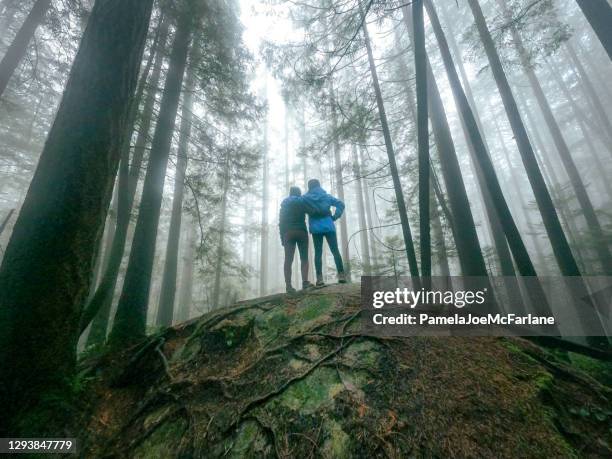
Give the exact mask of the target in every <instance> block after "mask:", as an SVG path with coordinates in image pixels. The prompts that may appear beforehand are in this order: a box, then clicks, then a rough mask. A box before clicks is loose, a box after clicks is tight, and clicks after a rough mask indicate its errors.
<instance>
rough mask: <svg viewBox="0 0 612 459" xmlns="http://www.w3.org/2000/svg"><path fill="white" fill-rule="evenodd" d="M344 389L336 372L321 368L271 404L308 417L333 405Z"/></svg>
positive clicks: (292, 386)
mask: <svg viewBox="0 0 612 459" xmlns="http://www.w3.org/2000/svg"><path fill="white" fill-rule="evenodd" d="M342 389H343V386H342V383H341V382H340V380H339V379H338V373H337V372H336V370H334V369H331V368H325V367H320V368H317V369H316V370H315V371H313V372H312V373H311V374H310V375H309V376H308V377H307V378H305V379H302V380H301V381H298V382H296V383H294V384H292V385H290V386H289V387H288V388H287V390H286V391H284V392H283V393H282V395H281V396H280V397H279V398H278V399H275V400H274V401H272V402H271V404H272V405H273V406H274V405H277V404H280V405H283V406H285V407H287V408H289V409H291V410H293V411H299V412H300V415H308V414H312V413H315V412H316V411H318V410H320V409H321V408H322V407H323V406H325V405H331V404H333V399H334V397H335V396H336V395H337V394H338V393H339V392H340V391H342Z"/></svg>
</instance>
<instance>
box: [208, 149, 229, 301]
mask: <svg viewBox="0 0 612 459" xmlns="http://www.w3.org/2000/svg"><path fill="white" fill-rule="evenodd" d="M227 155H228V156H227V157H226V158H225V171H224V174H223V194H222V196H221V216H220V217H219V220H220V222H221V223H220V224H219V243H218V245H217V256H216V258H215V282H214V284H213V296H212V307H213V309H217V308H219V307H221V306H222V305H221V304H219V297H220V293H221V274H222V273H223V263H224V258H225V231H226V225H227V195H228V192H229V189H230V158H229V153H228V154H227Z"/></svg>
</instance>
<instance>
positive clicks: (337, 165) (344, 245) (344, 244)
mask: <svg viewBox="0 0 612 459" xmlns="http://www.w3.org/2000/svg"><path fill="white" fill-rule="evenodd" d="M330 86H331V87H330V92H331V118H332V132H333V136H334V139H333V150H334V173H335V177H336V190H337V193H338V199H340V201H342V202H345V200H344V183H343V178H342V158H341V156H340V141H339V140H338V132H337V129H338V116H337V112H336V98H335V96H334V88H333V85H330ZM347 220H348V215H347V214H345V215H344V216H343V218H341V219H340V245H341V250H342V259H343V261H344V272H345V273H346V279H347V281H348V282H350V281H351V258H350V255H349V246H348V229H347V223H346V221H347Z"/></svg>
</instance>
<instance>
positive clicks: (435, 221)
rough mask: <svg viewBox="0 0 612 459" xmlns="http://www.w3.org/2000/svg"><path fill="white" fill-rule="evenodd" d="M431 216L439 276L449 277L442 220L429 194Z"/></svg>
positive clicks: (433, 199)
mask: <svg viewBox="0 0 612 459" xmlns="http://www.w3.org/2000/svg"><path fill="white" fill-rule="evenodd" d="M431 204H432V209H433V212H432V215H431V230H432V232H433V235H434V238H435V241H436V242H435V244H436V252H437V257H436V258H437V259H438V265H439V266H440V275H441V276H443V277H449V276H450V267H449V265H448V252H447V251H446V241H445V239H444V231H443V230H442V219H441V218H440V211H439V210H438V207H437V206H436V200H435V196H434V194H431Z"/></svg>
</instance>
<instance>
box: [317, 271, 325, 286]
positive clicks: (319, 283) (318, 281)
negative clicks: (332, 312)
mask: <svg viewBox="0 0 612 459" xmlns="http://www.w3.org/2000/svg"><path fill="white" fill-rule="evenodd" d="M316 285H317V287H322V286H324V285H325V282H323V275H322V274H317V284H316Z"/></svg>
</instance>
